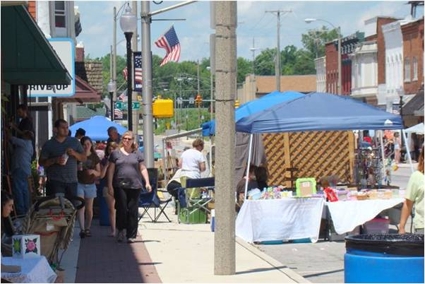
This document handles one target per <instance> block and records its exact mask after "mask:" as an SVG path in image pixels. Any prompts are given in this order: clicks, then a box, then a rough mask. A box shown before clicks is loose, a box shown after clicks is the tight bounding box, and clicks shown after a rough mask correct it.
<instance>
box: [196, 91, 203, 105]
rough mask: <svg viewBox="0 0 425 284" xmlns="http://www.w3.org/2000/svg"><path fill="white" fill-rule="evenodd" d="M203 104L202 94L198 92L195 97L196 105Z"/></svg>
mask: <svg viewBox="0 0 425 284" xmlns="http://www.w3.org/2000/svg"><path fill="white" fill-rule="evenodd" d="M201 104H202V97H201V95H200V94H198V95H197V96H196V98H195V105H196V106H201Z"/></svg>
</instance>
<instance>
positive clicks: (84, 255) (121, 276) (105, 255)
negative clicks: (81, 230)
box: [75, 220, 161, 283]
mask: <svg viewBox="0 0 425 284" xmlns="http://www.w3.org/2000/svg"><path fill="white" fill-rule="evenodd" d="M141 232H142V234H143V231H141ZM91 233H92V237H89V238H87V237H86V238H84V239H81V241H80V251H79V255H78V264H77V275H76V277H75V282H76V283H161V279H160V278H159V275H158V273H157V271H156V269H155V264H157V263H153V262H152V260H151V258H150V256H149V253H148V251H147V250H146V246H145V244H144V241H143V240H142V239H138V240H137V241H136V242H134V243H132V244H128V243H126V242H123V243H117V242H116V239H115V238H112V237H108V233H109V227H106V226H105V227H102V226H99V220H93V225H92V228H91Z"/></svg>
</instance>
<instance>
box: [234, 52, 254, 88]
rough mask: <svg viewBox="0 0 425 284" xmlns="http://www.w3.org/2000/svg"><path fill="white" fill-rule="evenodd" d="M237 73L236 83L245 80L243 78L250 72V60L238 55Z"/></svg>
mask: <svg viewBox="0 0 425 284" xmlns="http://www.w3.org/2000/svg"><path fill="white" fill-rule="evenodd" d="M237 64H238V65H237V66H238V73H237V83H243V82H245V78H246V76H247V75H248V74H252V61H249V60H248V59H245V58H243V57H238V59H237Z"/></svg>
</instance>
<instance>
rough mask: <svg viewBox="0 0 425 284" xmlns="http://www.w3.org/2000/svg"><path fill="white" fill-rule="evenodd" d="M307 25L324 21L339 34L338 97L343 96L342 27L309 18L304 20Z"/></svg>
mask: <svg viewBox="0 0 425 284" xmlns="http://www.w3.org/2000/svg"><path fill="white" fill-rule="evenodd" d="M304 21H305V22H306V23H307V24H310V23H312V22H315V21H322V22H325V23H328V24H329V25H331V26H332V27H333V28H334V29H335V30H337V32H338V82H337V92H338V95H341V94H342V92H341V87H342V74H341V60H342V59H341V27H335V25H334V24H332V23H331V22H329V21H326V20H323V19H314V18H307V19H305V20H304Z"/></svg>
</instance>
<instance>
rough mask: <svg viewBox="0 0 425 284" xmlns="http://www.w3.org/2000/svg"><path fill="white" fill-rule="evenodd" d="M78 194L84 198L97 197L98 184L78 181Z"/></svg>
mask: <svg viewBox="0 0 425 284" xmlns="http://www.w3.org/2000/svg"><path fill="white" fill-rule="evenodd" d="M77 192H78V193H77V195H78V196H81V197H84V198H95V197H96V184H94V183H92V184H83V183H78V188H77Z"/></svg>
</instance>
